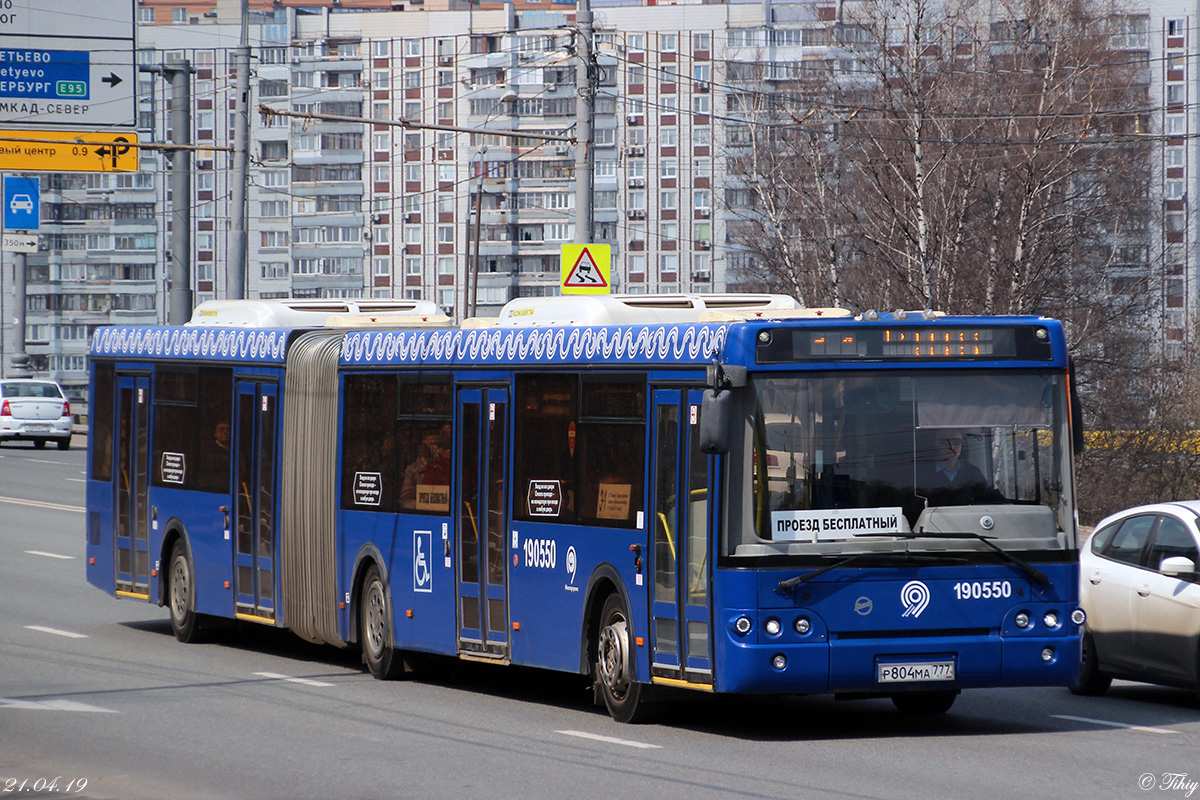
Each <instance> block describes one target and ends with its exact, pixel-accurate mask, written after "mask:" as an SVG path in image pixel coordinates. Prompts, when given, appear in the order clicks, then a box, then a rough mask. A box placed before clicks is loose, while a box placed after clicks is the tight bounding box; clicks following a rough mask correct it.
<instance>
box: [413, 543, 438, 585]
mask: <svg viewBox="0 0 1200 800" xmlns="http://www.w3.org/2000/svg"><path fill="white" fill-rule="evenodd" d="M432 554H433V531H413V591H414V592H432V591H433V570H432V569H431V568H430V564H431V562H430V560H429V559H430V557H431V556H432Z"/></svg>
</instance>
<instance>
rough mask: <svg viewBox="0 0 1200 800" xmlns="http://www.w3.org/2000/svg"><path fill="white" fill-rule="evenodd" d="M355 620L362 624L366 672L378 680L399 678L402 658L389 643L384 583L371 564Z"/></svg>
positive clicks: (389, 619)
mask: <svg viewBox="0 0 1200 800" xmlns="http://www.w3.org/2000/svg"><path fill="white" fill-rule="evenodd" d="M359 618H360V619H361V621H362V635H361V637H360V639H361V641H362V652H363V661H364V662H366V664H367V669H368V670H369V671H370V673H371V674H372V675H374V676H375V677H376V678H378V679H379V680H381V681H390V680H393V679H394V678H397V677H399V675H400V673H401V672H402V671H403V670H404V659H403V658H401V657H400V654H398V653H397V652H396V648H395V647H394V646H393V643H392V607H391V603H390V602H389V600H388V593H387V584H385V583H384V582H383V577H382V576H381V575H380V574H379V567H377V566H374V565H372V566H371V568H370V569H368V570H367V575H366V577H365V578H364V579H363V588H362V608H361V610H360V611H359Z"/></svg>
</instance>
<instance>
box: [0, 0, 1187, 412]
mask: <svg viewBox="0 0 1200 800" xmlns="http://www.w3.org/2000/svg"><path fill="white" fill-rule="evenodd" d="M347 2H348V0H347ZM229 5H230V4H229V3H225V2H222V3H212V4H209V6H204V4H178V5H177V6H172V5H171V4H170V3H159V2H153V1H152V0H145V2H143V3H142V4H141V6H140V7H141V8H142V9H143V11H145V10H146V9H149V8H152V7H153V8H154V10H155V14H154V18H153V20H151V19H149V16H150V15H149V14H148V13H143V14H142V19H143V21H144V22H145V23H146V24H144V25H143V26H142V27H141V29H140V33H139V50H140V54H139V60H140V61H141V63H143V64H147V65H150V64H161V63H173V62H179V61H181V60H186V61H188V62H189V63H190V64H191V65H192V66H193V67H194V68H195V69H196V73H195V77H194V82H193V88H192V93H193V100H194V102H193V113H192V125H193V130H192V141H193V142H196V143H199V144H201V145H203V144H204V143H206V142H211V143H212V144H213V149H212V150H200V151H197V152H196V153H195V154H194V155H193V156H192V166H193V170H194V172H193V181H192V183H193V186H192V192H193V196H192V197H190V198H187V200H186V202H188V203H189V205H190V207H191V210H192V243H193V252H192V266H193V288H194V290H195V293H196V295H195V296H196V300H197V302H199V301H202V300H205V299H208V298H219V297H224V296H225V292H226V284H225V279H224V278H225V276H224V273H223V265H224V263H225V258H226V256H225V254H226V252H227V248H228V234H229V217H230V211H229V197H230V193H231V189H232V186H231V184H230V181H231V180H232V176H231V174H230V171H229V164H230V155H229V154H228V153H227V152H226V151H224V150H222V149H219V148H223V147H228V146H229V145H230V144H231V143H232V141H233V135H232V126H233V87H234V77H233V70H232V68H231V62H232V53H233V50H234V48H235V47H236V46H237V44H238V35H239V31H240V25H239V24H238V22H239V21H238V20H237V19H235V18H234V15H233V14H232V13H231V12H230V8H229ZM290 5H296V4H295V3H280V4H273V5H272V6H271V7H270V8H269V9H266V8H264V9H263V10H260V11H254V12H252V14H251V26H250V35H251V48H252V54H253V69H252V73H251V101H250V102H251V109H252V114H251V137H250V140H251V146H252V155H251V169H250V179H249V186H248V191H247V198H248V206H249V228H248V232H249V240H250V253H249V260H248V264H247V270H248V275H247V290H248V294H249V295H250V296H252V297H282V296H300V297H347V296H348V297H357V296H376V297H409V298H425V299H432V300H434V301H436V302H438V303H439V304H440V305H442V306H444V307H445V308H446V309H447V310H448V311H450V312H451V313H454V314H456V315H458V316H460V317H461V316H465V315H468V314H476V315H481V316H487V315H490V314H495V313H496V312H497V311H498V309H499V308H500V306H501V305H502V304H503V303H504V302H506V301H507V300H509V299H511V298H513V297H520V296H537V295H544V294H556V293H557V292H558V283H559V253H560V248H561V245H562V244H563V243H565V242H571V241H573V239H574V236H575V227H574V226H575V215H574V210H575V209H574V158H575V145H574V144H572V143H569V142H564V141H561V140H560V138H561V137H563V136H568V137H569V136H571V135H572V134H573V126H574V122H575V102H576V94H577V93H576V88H577V87H576V85H575V81H576V69H575V60H574V57H573V52H574V51H573V42H572V29H573V27H574V13H573V9H572V7H570V6H565V7H563V6H560V5H558V4H534V3H530V2H526V3H525V4H524V5H518V6H514V5H511V4H499V3H497V4H484V5H483V6H480V5H471V4H463V5H461V6H456V5H454V4H452V3H446V4H445V5H444V6H441V7H439V8H438V9H437V10H435V9H434V7H433V5H432V4H423V5H421V6H415V5H413V4H409V5H408V6H406V7H405V9H404V10H395V11H384V10H371V11H370V13H365V10H366V9H368V8H374V6H372V5H371V4H370V3H366V4H364V5H363V6H362V9H363V11H362V12H361V13H339V12H338V10H337V9H335V8H334V7H333V6H334V5H335V4H334V3H332V2H330V3H320V4H319V3H304V4H303V5H305V6H308V7H309V10H305V11H299V10H297V9H295V8H289V7H288V6H290ZM317 5H325V6H327V7H325V8H316V9H313V8H312V7H313V6H317ZM489 5H494V6H495V7H488V6H489ZM168 7H170V8H175V7H178V8H185V7H186V8H187V9H188V11H187V12H186V13H181V14H178V15H175V13H174V12H172V19H171V21H172V22H174V23H176V24H164V20H163V19H161V18H160V15H161V14H165V13H166V12H165V11H164V9H166V8H168ZM392 7H396V6H395V5H394V4H393V6H392ZM593 8H594V12H595V29H596V63H595V69H596V72H595V82H596V85H597V89H598V93H597V97H596V106H595V108H596V117H595V122H594V147H595V149H594V152H593V158H594V164H595V167H594V195H593V208H594V218H595V237H594V238H595V240H596V241H598V242H601V243H605V244H609V245H611V246H612V252H613V275H614V282H615V284H616V288H617V290H619V291H627V292H686V291H721V290H724V289H726V288H736V285H735V282H734V281H733V280H731V276H734V275H736V274H738V272H739V270H741V269H743V268H745V267H748V266H749V265H748V264H747V262H746V259H747V256H746V254H745V253H744V252H742V251H741V250H739V248H738V247H737V245H736V243H735V242H733V241H731V237H730V236H729V229H728V227H727V225H726V221H725V214H724V213H723V211H722V209H724V208H725V207H726V205H727V201H730V200H731V199H732V201H734V202H736V197H733V198H731V197H730V194H731V193H732V194H733V195H736V194H737V192H738V188H737V187H736V186H735V185H734V184H732V183H730V182H729V181H728V180H727V175H726V174H725V166H724V158H725V156H726V154H728V153H729V152H731V148H733V149H736V148H737V147H739V146H740V145H741V144H742V136H741V126H739V124H738V123H737V116H738V103H739V97H740V96H741V95H742V94H743V93H744V92H750V91H752V90H755V91H756V90H758V89H760V88H762V87H763V85H764V84H765V85H766V87H767V90H768V91H769V90H770V86H772V85H783V84H785V83H786V82H787V81H789V80H791V79H792V78H793V77H794V75H795V74H796V71H797V70H798V69H799V67H800V65H811V64H813V63H816V62H820V63H822V64H824V65H826V67H827V68H828V69H829V70H831V71H834V72H836V71H837V70H841V69H845V70H847V71H853V64H852V63H848V62H847V60H846V59H845V57H844V56H845V54H843V53H841V52H839V50H838V46H837V44H836V37H834V36H832V35H831V34H830V29H831V28H832V26H834V25H835V24H836V6H835V4H833V3H829V2H801V3H789V4H774V5H772V4H763V3H761V2H752V3H726V4H705V3H695V4H692V3H680V4H671V5H661V4H656V5H641V4H638V5H629V4H627V3H624V2H621V1H620V0H598V1H597V2H595V3H594V4H593ZM206 9H207V10H206ZM193 12H197V13H193ZM176 16H178V19H176V18H175V17H176ZM1126 19H1127V20H1128V26H1127V28H1126V30H1125V32H1124V34H1123V36H1124V37H1125V38H1124V39H1123V40H1122V42H1120V46H1121V47H1122V49H1124V50H1128V51H1129V52H1130V53H1131V54H1134V55H1133V56H1132V57H1136V58H1140V59H1144V60H1145V63H1146V64H1147V69H1148V73H1149V75H1148V79H1147V80H1148V82H1149V89H1148V92H1149V98H1148V108H1150V109H1152V110H1153V113H1152V114H1151V118H1152V119H1151V122H1150V126H1151V133H1153V134H1155V135H1157V134H1158V132H1161V135H1162V139H1161V141H1162V147H1161V148H1160V150H1161V156H1160V158H1158V160H1157V166H1156V170H1155V177H1154V181H1153V185H1152V186H1151V187H1149V189H1148V191H1149V192H1150V194H1151V196H1155V195H1161V198H1162V208H1163V214H1162V222H1161V225H1160V224H1158V223H1157V222H1156V223H1154V225H1153V227H1152V228H1151V229H1149V230H1148V232H1147V234H1146V241H1145V244H1144V246H1143V245H1137V246H1129V247H1127V248H1125V249H1123V250H1122V252H1121V253H1120V254H1119V259H1121V260H1123V263H1125V266H1126V268H1127V271H1128V275H1129V276H1130V277H1133V276H1136V275H1138V274H1141V273H1144V272H1145V271H1146V270H1148V269H1150V268H1151V265H1153V264H1156V263H1160V262H1161V263H1165V264H1167V265H1168V271H1169V272H1170V275H1169V280H1167V281H1166V283H1165V285H1164V288H1163V293H1162V298H1161V300H1162V307H1163V310H1164V311H1163V314H1162V331H1161V338H1162V340H1163V342H1164V347H1165V349H1166V351H1167V352H1168V353H1169V354H1173V355H1178V354H1180V353H1181V352H1182V347H1183V344H1184V342H1185V341H1186V340H1188V339H1190V338H1191V336H1192V333H1191V329H1192V328H1193V327H1194V324H1195V316H1196V311H1197V308H1198V303H1200V279H1198V277H1197V274H1196V269H1197V266H1196V265H1197V254H1196V252H1195V245H1194V242H1195V241H1196V220H1195V216H1194V215H1193V214H1192V212H1191V211H1190V208H1189V202H1188V198H1189V197H1194V196H1196V194H1195V189H1196V186H1195V184H1196V175H1197V169H1196V166H1195V163H1196V159H1195V158H1194V157H1193V155H1194V153H1195V147H1196V145H1195V141H1196V136H1195V133H1196V125H1197V121H1196V115H1195V113H1194V106H1193V103H1194V101H1193V100H1192V99H1191V96H1192V93H1193V92H1194V91H1195V89H1194V87H1195V86H1196V85H1197V83H1196V80H1197V77H1198V76H1197V73H1196V64H1195V61H1196V58H1195V56H1196V33H1195V31H1194V30H1193V29H1192V28H1193V25H1194V24H1195V23H1194V14H1192V13H1191V9H1190V7H1189V6H1187V5H1185V4H1184V3H1182V2H1155V3H1153V4H1150V5H1148V6H1146V7H1145V8H1144V13H1143V12H1138V13H1133V14H1130V15H1129V16H1127V18H1126ZM151 22H153V24H150V23H151ZM750 61H755V62H759V63H766V64H769V65H771V66H770V68H769V69H767V70H766V71H765V72H764V71H754V70H748V69H743V68H740V67H739V65H740V64H744V63H747V62H750ZM138 96H139V115H140V116H139V127H140V130H141V133H142V136H143V137H144V138H148V139H151V140H154V141H167V140H168V139H169V133H170V131H169V109H170V104H171V101H172V98H171V94H170V89H169V85H168V84H167V82H165V81H163V80H162V78H161V77H158V76H155V75H153V74H148V73H147V74H143V75H142V76H141V77H140V81H139V87H138ZM273 112H286V114H278V113H273ZM330 116H334V117H343V118H349V119H348V120H347V119H343V120H331V119H329V118H328V117H330ZM400 120H405V121H408V122H410V123H416V124H415V125H412V124H409V125H399V124H395V123H396V122H398V121H400ZM456 128H457V129H460V130H452V129H456ZM542 136H547V137H556V138H541V137H542ZM168 163H169V160H168V158H167V157H165V156H163V155H161V154H157V153H151V152H145V153H144V154H143V156H142V164H143V169H142V171H141V172H140V173H137V174H127V175H104V174H99V175H61V176H46V177H44V178H43V222H44V227H43V232H42V233H43V245H42V248H43V249H42V251H41V252H39V253H37V254H34V255H31V256H30V257H29V260H28V263H29V272H28V294H29V300H28V304H27V307H28V312H27V341H28V344H27V350H28V352H29V353H30V354H31V356H32V358H33V366H34V369H35V370H36V371H37V372H38V374H46V375H50V376H51V377H55V378H57V379H59V380H60V381H62V382H63V383H64V384H66V385H68V386H69V387H73V390H72V393H73V394H75V395H76V396H80V395H81V394H82V389H81V387H82V386H83V385H84V384H85V383H86V372H85V366H86V365H85V354H86V349H87V338H88V336H89V335H90V331H91V330H92V329H93V328H94V327H95V326H96V325H99V324H105V323H108V322H123V321H131V322H152V321H155V320H159V319H162V317H163V316H164V315H165V309H166V307H167V303H166V290H167V269H166V264H167V263H168V261H167V258H166V256H167V254H168V248H169V242H170V219H171V207H172V203H173V202H174V200H175V198H172V197H170V195H169V189H168V187H169V179H168ZM468 287H471V288H470V290H469V291H468ZM1120 288H1121V287H1120V286H1117V285H1114V286H1113V289H1114V290H1120ZM5 319H6V321H7V320H8V319H10V317H8V316H6V317H5ZM5 335H6V341H11V335H12V333H11V331H6V334H5ZM5 366H6V367H7V358H6V359H5Z"/></svg>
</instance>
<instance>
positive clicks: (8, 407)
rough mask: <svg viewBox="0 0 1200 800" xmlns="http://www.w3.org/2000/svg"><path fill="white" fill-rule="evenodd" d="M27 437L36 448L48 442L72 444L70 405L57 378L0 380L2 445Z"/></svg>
mask: <svg viewBox="0 0 1200 800" xmlns="http://www.w3.org/2000/svg"><path fill="white" fill-rule="evenodd" d="M21 439H24V440H26V441H32V442H33V446H34V447H45V446H46V442H50V441H53V442H55V443H57V444H58V449H59V450H69V449H70V447H71V404H70V403H69V402H67V398H66V397H65V396H64V395H63V390H62V387H61V386H59V385H58V384H57V383H55V382H54V381H46V380H38V379H35V378H7V379H5V380H0V444H2V443H4V442H12V441H17V440H21Z"/></svg>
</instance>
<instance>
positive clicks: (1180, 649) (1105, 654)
mask: <svg viewBox="0 0 1200 800" xmlns="http://www.w3.org/2000/svg"><path fill="white" fill-rule="evenodd" d="M1198 520H1200V500H1188V501H1184V502H1178V503H1159V504H1156V505H1147V506H1138V507H1136V508H1130V509H1127V510H1125V511H1122V512H1120V513H1119V514H1113V515H1112V516H1110V517H1107V518H1105V519H1103V520H1101V521H1100V524H1099V525H1097V526H1096V532H1095V533H1094V534H1093V535H1092V536H1091V538H1090V539H1089V540H1088V542H1087V543H1086V544H1085V545H1084V547H1083V549H1082V550H1081V551H1080V554H1079V569H1080V574H1079V578H1080V599H1081V600H1082V605H1083V609H1084V611H1086V612H1087V625H1086V626H1085V628H1084V639H1083V675H1082V678H1081V680H1080V682H1079V685H1078V686H1075V687H1073V688H1072V689H1071V691H1073V692H1075V693H1076V694H1103V693H1104V692H1105V691H1107V690H1108V687H1109V684H1111V683H1112V680H1113V678H1124V679H1127V680H1134V681H1144V682H1146V683H1159V684H1164V685H1167V686H1179V687H1183V688H1187V689H1193V690H1195V689H1196V688H1197V686H1198V685H1200V684H1198V681H1200V576H1198V575H1197V573H1196V569H1197V564H1200V551H1198V547H1197V544H1198V543H1200V527H1198V525H1197V521H1198Z"/></svg>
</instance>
